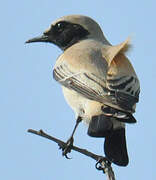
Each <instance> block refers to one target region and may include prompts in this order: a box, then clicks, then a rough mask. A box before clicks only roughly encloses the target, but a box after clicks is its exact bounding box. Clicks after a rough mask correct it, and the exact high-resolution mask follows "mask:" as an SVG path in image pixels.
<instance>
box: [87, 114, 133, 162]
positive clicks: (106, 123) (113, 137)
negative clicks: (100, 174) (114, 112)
mask: <svg viewBox="0 0 156 180" xmlns="http://www.w3.org/2000/svg"><path fill="white" fill-rule="evenodd" d="M88 135H89V136H92V137H105V143H104V151H105V155H106V157H107V158H108V159H109V160H110V161H111V162H113V163H115V164H117V165H119V166H126V165H127V164H128V161H129V160H128V154H127V147H126V137H125V128H120V129H113V123H112V121H111V117H108V116H105V115H103V114H102V115H98V116H94V117H92V120H91V122H90V124H89V128H88Z"/></svg>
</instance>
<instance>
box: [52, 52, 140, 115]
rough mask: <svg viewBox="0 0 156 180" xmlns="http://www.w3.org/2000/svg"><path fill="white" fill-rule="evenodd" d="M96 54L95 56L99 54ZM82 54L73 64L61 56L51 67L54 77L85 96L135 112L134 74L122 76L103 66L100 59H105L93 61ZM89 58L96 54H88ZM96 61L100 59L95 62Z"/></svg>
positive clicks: (136, 99) (136, 94)
mask: <svg viewBox="0 0 156 180" xmlns="http://www.w3.org/2000/svg"><path fill="white" fill-rule="evenodd" d="M96 56H97V57H98V55H96ZM82 57H83V56H82ZM82 57H81V59H82V62H76V61H75V63H73V62H72V64H71V63H70V61H69V60H66V59H65V58H63V60H61V63H58V64H57V65H56V66H55V68H54V71H53V77H54V79H55V80H56V81H58V82H59V83H61V84H62V85H63V86H65V87H67V88H69V89H72V90H74V91H76V92H78V93H79V94H81V95H83V96H85V97H86V98H88V99H91V100H94V101H98V102H101V103H103V104H105V105H108V106H111V107H114V108H117V109H120V110H122V111H124V112H130V113H132V112H134V109H135V107H134V106H135V104H136V103H137V102H138V94H139V90H138V89H139V88H137V87H138V85H137V84H138V81H137V78H136V76H135V74H134V75H133V74H129V75H125V74H124V73H123V75H122V74H120V73H118V74H120V75H119V76H117V75H116V74H115V75H113V74H111V73H110V70H109V69H110V68H109V66H108V67H106V65H105V63H103V62H102V61H105V62H107V61H106V60H105V59H102V60H101V59H96V61H95V62H93V61H90V60H87V59H85V56H84V59H83V58H82ZM90 58H95V57H94V56H91V57H90ZM98 60H99V61H101V62H98ZM89 61H90V62H89ZM91 62H92V63H91ZM78 63H79V64H78ZM83 63H85V65H83ZM82 67H83V68H82ZM108 72H109V73H108ZM134 87H135V88H134ZM132 91H133V92H132ZM131 92H132V93H131Z"/></svg>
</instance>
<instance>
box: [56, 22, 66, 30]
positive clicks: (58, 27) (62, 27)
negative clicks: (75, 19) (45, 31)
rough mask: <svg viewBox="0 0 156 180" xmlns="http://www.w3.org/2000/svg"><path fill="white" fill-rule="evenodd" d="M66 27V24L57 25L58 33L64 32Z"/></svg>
mask: <svg viewBox="0 0 156 180" xmlns="http://www.w3.org/2000/svg"><path fill="white" fill-rule="evenodd" d="M64 27H65V23H62V22H59V23H57V24H56V28H57V30H58V31H62V30H63V29H64Z"/></svg>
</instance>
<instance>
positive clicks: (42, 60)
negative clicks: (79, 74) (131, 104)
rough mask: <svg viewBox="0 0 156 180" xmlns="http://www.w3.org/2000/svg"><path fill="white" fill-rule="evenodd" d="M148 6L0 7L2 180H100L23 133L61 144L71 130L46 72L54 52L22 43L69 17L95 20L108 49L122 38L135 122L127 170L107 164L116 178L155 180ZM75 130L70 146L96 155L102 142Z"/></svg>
mask: <svg viewBox="0 0 156 180" xmlns="http://www.w3.org/2000/svg"><path fill="white" fill-rule="evenodd" d="M155 6H156V4H155V1H154V0H153V1H152V0H148V1H135V0H131V1H123V0H118V1H113V0H110V1H105V0H103V1H102V0H99V1H89V0H86V1H84V0H79V1H71V0H68V1H61V0H57V1H50V0H44V1H40V0H38V1H37V0H33V1H32V0H27V1H19V0H14V1H9V0H5V1H3V2H1V7H0V18H1V30H0V31H1V43H0V49H1V60H0V82H1V93H0V110H1V111H0V112H1V113H0V117H1V126H0V134H1V135H0V141H1V148H0V162H1V163H0V176H1V177H2V179H3V180H18V179H19V180H21V179H22V180H27V179H38V180H43V179H46V180H52V179H61V178H63V179H72V178H74V180H79V179H80V178H82V179H84V178H85V179H99V180H100V179H104V178H106V177H104V176H105V175H103V174H102V173H101V172H98V171H97V170H96V169H95V168H94V164H95V162H94V161H93V160H92V159H89V158H87V157H85V156H83V155H80V154H78V153H77V152H72V153H71V155H70V156H71V157H72V160H66V159H65V158H63V157H62V156H61V151H59V150H58V146H57V145H56V144H55V143H53V142H50V141H48V140H46V139H43V138H40V137H37V136H35V135H32V134H28V133H27V129H29V128H33V129H36V130H39V129H41V128H42V129H43V130H45V131H46V132H48V133H50V134H52V135H54V136H56V137H58V138H61V139H63V140H65V141H66V140H67V139H68V137H69V135H70V133H71V130H72V128H73V126H74V123H75V120H74V113H73V112H72V110H71V109H70V107H68V105H67V104H66V102H65V100H64V98H63V95H62V91H61V88H60V85H59V84H58V83H57V82H55V81H54V80H53V78H52V69H53V66H54V64H55V60H56V58H57V57H58V56H59V55H60V53H61V50H59V49H58V48H57V47H55V46H53V45H51V44H44V43H43V44H42V43H38V44H29V45H25V44H24V42H25V41H26V40H27V39H29V38H31V37H34V36H37V35H40V34H41V33H42V32H43V31H44V30H45V29H46V28H48V26H49V25H50V24H51V22H52V21H54V20H55V19H57V18H58V17H60V16H64V15H69V14H84V15H87V16H90V17H92V18H93V19H95V20H96V21H97V22H98V23H99V24H100V25H101V28H102V29H103V31H104V34H105V36H106V37H107V39H108V40H109V41H110V42H111V43H112V44H118V43H120V42H122V41H123V40H125V39H126V38H127V37H128V36H129V35H130V36H131V37H132V44H133V48H132V50H131V51H130V52H129V53H128V57H129V58H130V59H131V62H132V64H133V65H134V67H135V70H136V72H137V74H138V76H139V78H140V82H141V96H140V102H139V104H138V105H137V111H136V113H135V117H136V119H137V120H138V123H137V124H135V125H128V126H127V145H128V152H129V157H130V163H129V165H128V166H127V167H124V168H123V167H118V166H115V165H113V168H114V171H115V174H116V179H120V180H125V179H126V180H132V179H141V180H147V179H155V178H156V175H155V161H156V157H155V152H156V145H155V144H156V143H155V138H156V135H155V126H156V121H155V112H156V110H155V107H156V106H155V100H156V96H155V89H156V83H155V82H156V81H155V77H156V71H155V67H156V60H155V51H156V49H155V41H156V35H155V32H156V23H155V18H156V13H155ZM86 132H87V127H86V126H85V125H84V124H81V125H80V127H79V128H78V130H77V132H76V135H75V145H78V146H80V147H83V148H87V149H89V150H91V151H93V152H95V153H98V154H103V139H96V138H90V137H89V136H87V134H86Z"/></svg>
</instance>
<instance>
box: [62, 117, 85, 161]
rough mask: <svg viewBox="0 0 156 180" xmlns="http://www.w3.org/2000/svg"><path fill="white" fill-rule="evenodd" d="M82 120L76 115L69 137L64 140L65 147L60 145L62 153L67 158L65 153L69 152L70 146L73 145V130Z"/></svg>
mask: <svg viewBox="0 0 156 180" xmlns="http://www.w3.org/2000/svg"><path fill="white" fill-rule="evenodd" d="M81 121H82V118H81V117H80V116H78V118H77V120H76V124H75V127H74V129H73V132H72V134H71V136H70V138H69V139H68V141H67V142H66V146H65V147H60V148H61V149H62V155H63V156H65V157H66V158H67V159H70V158H69V157H68V156H67V154H68V153H70V152H71V147H72V145H73V142H74V138H73V137H74V134H75V131H76V129H77V127H78V125H79V123H80V122H81Z"/></svg>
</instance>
